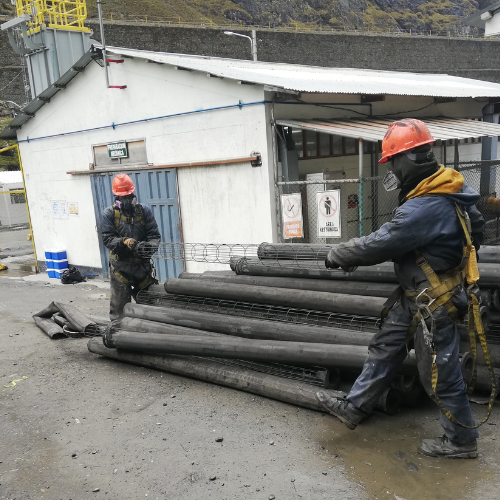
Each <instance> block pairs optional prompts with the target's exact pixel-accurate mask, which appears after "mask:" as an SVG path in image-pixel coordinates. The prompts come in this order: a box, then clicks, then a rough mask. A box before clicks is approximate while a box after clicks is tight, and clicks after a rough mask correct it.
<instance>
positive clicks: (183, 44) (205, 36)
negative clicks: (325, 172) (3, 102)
mask: <svg viewBox="0 0 500 500" xmlns="http://www.w3.org/2000/svg"><path fill="white" fill-rule="evenodd" d="M89 26H90V27H91V28H92V29H93V30H94V38H95V39H99V28H98V25H97V24H92V23H89ZM105 29H106V42H107V43H108V44H109V45H115V46H120V47H130V48H135V49H144V50H154V51H163V52H179V53H186V54H202V55H212V56H218V57H230V58H236V59H250V48H249V47H250V44H249V42H248V40H245V39H243V38H237V37H230V36H227V35H224V34H223V30H221V29H203V28H183V27H175V26H169V25H164V26H152V25H146V24H138V23H128V24H124V23H123V22H108V23H106V27H105ZM238 31H239V32H241V33H248V32H245V30H238ZM257 38H258V56H259V59H260V60H262V61H271V62H287V63H294V64H307V65H317V66H332V67H346V68H368V69H382V70H397V71H415V72H430V73H448V74H451V75H457V76H463V77H467V78H475V79H479V80H488V81H493V82H499V83H500V41H499V40H491V39H470V40H467V39H456V38H445V37H416V36H414V37H407V36H400V35H366V34H365V35H363V34H332V33H328V32H324V33H299V32H282V31H272V30H259V31H258V34H257ZM0 61H1V62H0V64H1V66H2V67H3V68H6V69H7V67H9V66H16V65H18V64H19V59H18V57H17V56H16V55H15V54H14V52H13V50H12V49H11V48H10V46H9V44H8V41H7V36H6V34H5V33H4V32H1V33H0ZM14 76H15V74H14ZM8 81H10V80H8V75H7V73H6V72H5V71H3V69H2V71H0V88H2V87H3V85H2V84H1V83H2V82H8ZM19 88H21V83H20V81H17V85H16V86H13V85H11V86H9V87H8V88H7V89H4V90H3V91H2V92H0V99H11V98H12V97H16V98H18V99H19V97H18V96H19V94H20V91H19Z"/></svg>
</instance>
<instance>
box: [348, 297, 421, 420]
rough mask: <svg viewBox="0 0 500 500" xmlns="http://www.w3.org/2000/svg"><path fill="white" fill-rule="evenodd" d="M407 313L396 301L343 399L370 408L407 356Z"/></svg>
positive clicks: (408, 318)
mask: <svg viewBox="0 0 500 500" xmlns="http://www.w3.org/2000/svg"><path fill="white" fill-rule="evenodd" d="M409 315H410V313H409V311H407V310H406V308H403V306H402V305H401V303H400V301H398V302H396V304H394V306H393V307H392V308H391V310H390V311H389V315H388V316H387V318H386V320H385V321H384V324H383V326H382V328H381V330H380V332H379V333H377V334H376V335H375V336H374V337H373V340H372V341H371V343H370V346H369V348H368V359H367V360H366V361H365V364H364V366H363V371H362V373H361V375H360V376H359V377H358V378H357V379H356V382H354V385H353V386H352V389H351V392H350V393H349V395H348V396H347V400H348V401H349V402H351V403H352V404H353V405H354V406H356V407H357V408H358V409H360V410H361V411H363V412H364V413H367V414H369V413H371V412H372V411H373V408H374V407H375V405H376V404H377V401H378V400H379V398H380V396H382V394H383V393H384V391H385V390H386V389H387V388H388V387H389V386H390V385H391V382H392V379H393V378H394V376H395V375H396V373H397V371H398V370H399V368H400V367H401V364H402V363H403V361H404V360H405V358H406V356H407V350H406V343H405V339H406V333H407V331H408V325H409V324H410V321H411V318H410V317H409Z"/></svg>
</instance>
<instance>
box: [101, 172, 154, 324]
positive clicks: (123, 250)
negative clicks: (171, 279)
mask: <svg viewBox="0 0 500 500" xmlns="http://www.w3.org/2000/svg"><path fill="white" fill-rule="evenodd" d="M112 191H113V194H114V195H115V197H116V198H115V203H114V205H113V206H112V207H108V208H106V209H105V210H104V212H103V214H102V221H101V234H102V239H103V242H104V245H105V246H106V247H107V248H108V249H109V250H110V254H109V266H110V271H111V273H110V277H111V300H110V311H109V316H110V318H111V321H114V320H116V319H118V318H119V317H120V316H121V315H122V313H123V308H124V307H125V304H127V303H128V302H130V301H131V299H132V297H134V299H135V297H136V295H137V293H138V292H139V291H140V290H142V289H144V288H147V287H148V286H149V285H151V284H153V283H158V281H157V280H156V279H155V278H154V276H153V274H154V268H153V266H152V264H151V262H150V261H151V256H152V255H153V254H154V253H155V252H156V250H157V249H158V245H159V243H160V241H161V236H160V232H159V231H158V225H157V224H156V220H155V218H154V215H153V211H152V210H151V208H149V207H148V206H146V205H141V204H139V203H137V198H136V196H135V194H134V192H135V185H134V183H133V181H132V179H131V178H130V177H129V176H128V175H127V174H117V175H115V177H114V178H113V185H112Z"/></svg>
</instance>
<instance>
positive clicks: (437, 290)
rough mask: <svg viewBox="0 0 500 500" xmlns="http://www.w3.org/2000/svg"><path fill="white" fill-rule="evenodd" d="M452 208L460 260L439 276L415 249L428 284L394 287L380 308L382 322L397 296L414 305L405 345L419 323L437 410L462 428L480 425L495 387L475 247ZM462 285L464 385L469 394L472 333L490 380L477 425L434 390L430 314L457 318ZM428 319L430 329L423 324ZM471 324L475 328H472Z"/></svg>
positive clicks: (461, 214)
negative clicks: (466, 353) (467, 353)
mask: <svg viewBox="0 0 500 500" xmlns="http://www.w3.org/2000/svg"><path fill="white" fill-rule="evenodd" d="M455 209H456V212H457V215H458V218H459V220H460V224H461V225H462V229H463V231H464V234H465V240H466V246H465V247H464V250H463V255H462V261H461V262H460V264H459V265H458V266H457V267H455V268H454V269H451V270H450V271H448V272H446V273H444V274H443V275H442V278H441V279H440V278H439V276H438V275H437V274H436V272H435V271H434V270H433V269H432V267H431V266H430V265H429V263H428V262H427V260H426V259H425V258H424V257H423V256H422V254H421V253H420V252H419V251H418V250H415V254H416V257H417V260H416V263H417V264H418V266H419V267H420V268H421V269H422V271H423V272H424V274H425V277H426V278H427V281H428V282H429V286H428V287H427V288H424V289H423V290H416V291H415V290H404V291H403V290H402V289H398V291H396V292H397V293H395V294H393V296H391V297H390V298H389V299H388V301H387V302H386V303H385V304H384V309H383V311H382V315H381V316H382V321H383V320H384V319H385V317H387V314H388V313H389V309H390V307H392V305H394V303H395V302H396V300H398V298H399V297H401V295H403V293H404V295H406V297H407V298H408V299H409V300H411V301H413V302H414V303H415V305H416V306H417V313H416V314H415V316H414V317H413V319H412V321H411V323H410V325H409V327H408V332H407V334H406V344H407V346H408V345H409V343H410V341H411V340H412V338H413V336H414V335H415V332H416V331H417V328H418V326H419V324H420V325H421V326H422V334H423V337H424V343H425V345H426V346H427V347H428V349H429V353H430V355H431V357H432V375H431V387H432V392H433V396H434V399H435V401H436V403H437V405H438V406H439V409H440V410H441V411H442V412H443V414H444V415H445V416H446V418H448V420H450V422H452V423H453V424H455V425H458V426H459V427H463V428H466V429H477V428H478V427H480V426H481V425H483V424H485V423H486V422H487V421H488V419H489V418H490V415H491V411H492V408H493V404H494V402H495V398H496V393H497V387H496V380H495V373H494V371H493V367H492V366H491V359H490V353H489V350H488V344H487V342H486V336H485V333H484V328H483V322H482V319H481V314H480V310H479V300H478V296H479V287H478V286H477V281H478V280H479V271H478V268H477V257H476V249H475V248H474V246H473V245H472V239H471V226H470V219H469V215H468V214H467V212H466V211H465V210H463V209H462V208H460V207H459V206H458V205H457V204H455ZM464 284H465V285H466V291H467V298H468V303H469V307H468V331H469V342H470V350H471V354H472V356H473V358H474V375H473V379H472V382H471V384H470V385H469V388H468V393H469V394H470V393H471V392H472V391H473V390H474V385H475V381H476V375H477V372H476V367H475V361H476V354H477V348H476V335H475V331H476V332H477V336H478V338H479V341H480V343H481V349H482V351H483V355H484V359H485V362H486V367H487V369H488V373H489V375H490V379H491V395H490V399H489V404H488V412H487V414H486V417H485V418H484V419H483V420H482V421H481V422H480V423H479V424H477V425H473V426H470V425H464V424H462V423H461V422H459V421H458V420H457V419H456V418H455V417H454V416H453V415H452V414H451V412H450V411H449V410H447V409H446V408H445V406H444V405H443V403H442V402H441V400H440V399H439V396H438V395H437V393H436V388H437V382H438V367H437V363H436V349H435V345H434V333H435V328H436V327H435V321H434V318H433V316H432V313H433V312H434V311H435V310H436V309H437V308H438V307H441V306H443V307H445V308H446V310H447V311H448V314H449V316H450V317H451V319H452V320H453V321H460V320H461V319H462V318H460V315H459V312H458V310H457V308H456V307H455V305H454V304H453V301H452V298H453V296H454V295H455V294H456V293H457V289H458V290H460V291H461V290H463V286H464ZM427 322H430V329H429V327H428V325H427ZM474 327H475V331H474Z"/></svg>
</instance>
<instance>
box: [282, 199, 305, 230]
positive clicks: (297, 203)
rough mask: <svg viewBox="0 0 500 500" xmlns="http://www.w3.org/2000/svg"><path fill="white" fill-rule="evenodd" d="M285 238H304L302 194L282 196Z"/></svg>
mask: <svg viewBox="0 0 500 500" xmlns="http://www.w3.org/2000/svg"><path fill="white" fill-rule="evenodd" d="M281 212H282V213H283V237H284V238H303V237H304V229H303V221H302V196H301V194H300V193H295V194H283V195H281Z"/></svg>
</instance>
